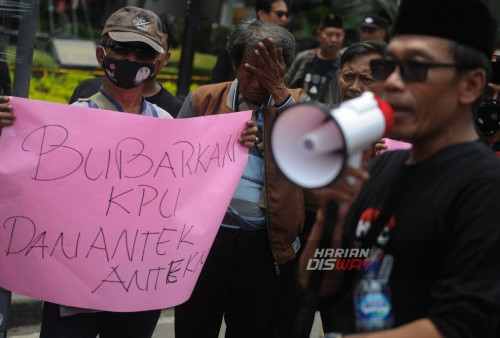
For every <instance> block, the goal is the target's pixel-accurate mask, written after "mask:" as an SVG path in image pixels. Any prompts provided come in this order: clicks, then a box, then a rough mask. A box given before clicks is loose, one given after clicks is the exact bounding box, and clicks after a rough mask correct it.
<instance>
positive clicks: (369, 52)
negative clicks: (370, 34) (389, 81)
mask: <svg viewBox="0 0 500 338" xmlns="http://www.w3.org/2000/svg"><path fill="white" fill-rule="evenodd" d="M386 48H387V44H386V43H385V42H383V41H360V42H355V43H353V44H352V45H350V46H349V48H347V49H346V50H345V52H344V53H343V54H342V56H341V57H340V75H339V84H340V94H341V97H342V101H345V100H349V99H352V98H355V97H358V96H360V95H361V94H362V93H363V92H365V91H371V92H374V93H375V94H377V95H380V90H381V87H382V83H381V82H380V81H378V80H376V79H374V78H373V75H372V72H371V70H370V61H371V60H373V59H378V58H381V57H382V56H384V53H385V50H386Z"/></svg>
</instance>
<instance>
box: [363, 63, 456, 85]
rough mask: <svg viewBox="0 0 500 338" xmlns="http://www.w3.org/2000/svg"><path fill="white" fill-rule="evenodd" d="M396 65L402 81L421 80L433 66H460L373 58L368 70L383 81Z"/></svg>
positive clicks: (423, 79)
mask: <svg viewBox="0 0 500 338" xmlns="http://www.w3.org/2000/svg"><path fill="white" fill-rule="evenodd" d="M396 66H398V67H399V74H400V76H401V78H402V79H403V81H407V82H423V81H425V79H426V78H427V71H428V70H429V68H434V67H453V68H461V66H460V65H458V64H456V63H432V62H421V61H413V60H401V61H398V60H391V59H374V60H371V61H370V70H371V72H372V76H373V77H374V78H375V79H376V80H379V81H384V80H385V79H387V78H388V77H389V75H391V74H392V73H393V72H394V70H395V69H396Z"/></svg>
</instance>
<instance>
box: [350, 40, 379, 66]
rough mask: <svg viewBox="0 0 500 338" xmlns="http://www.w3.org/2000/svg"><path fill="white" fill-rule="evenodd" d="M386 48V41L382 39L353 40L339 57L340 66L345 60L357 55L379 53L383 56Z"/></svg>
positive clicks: (352, 58)
mask: <svg viewBox="0 0 500 338" xmlns="http://www.w3.org/2000/svg"><path fill="white" fill-rule="evenodd" d="M386 49H387V43H385V42H384V41H359V42H355V43H353V44H352V45H350V46H349V48H347V49H346V50H345V51H344V53H343V54H342V56H341V57H340V68H342V67H343V66H344V64H345V63H346V62H349V61H352V60H354V59H355V58H357V57H359V56H363V55H368V54H380V56H384V55H385V50H386Z"/></svg>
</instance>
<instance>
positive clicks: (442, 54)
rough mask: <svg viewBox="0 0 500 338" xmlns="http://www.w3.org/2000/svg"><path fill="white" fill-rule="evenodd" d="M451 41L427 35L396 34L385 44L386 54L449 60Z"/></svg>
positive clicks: (399, 56) (398, 56)
mask: <svg viewBox="0 0 500 338" xmlns="http://www.w3.org/2000/svg"><path fill="white" fill-rule="evenodd" d="M451 44H452V41H450V40H448V39H444V38H439V37H435V36H429V35H396V36H394V37H393V38H392V39H391V40H390V41H389V45H388V46H387V55H390V56H394V57H397V58H411V57H422V58H424V59H428V60H434V61H435V60H449V59H450V57H452V54H451Z"/></svg>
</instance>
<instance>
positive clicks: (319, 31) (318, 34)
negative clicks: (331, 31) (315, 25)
mask: <svg viewBox="0 0 500 338" xmlns="http://www.w3.org/2000/svg"><path fill="white" fill-rule="evenodd" d="M320 35H321V30H319V29H316V40H318V41H319V36H320Z"/></svg>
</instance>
